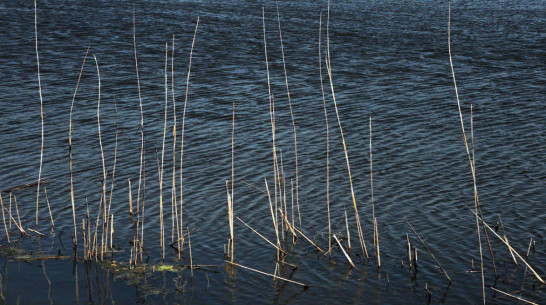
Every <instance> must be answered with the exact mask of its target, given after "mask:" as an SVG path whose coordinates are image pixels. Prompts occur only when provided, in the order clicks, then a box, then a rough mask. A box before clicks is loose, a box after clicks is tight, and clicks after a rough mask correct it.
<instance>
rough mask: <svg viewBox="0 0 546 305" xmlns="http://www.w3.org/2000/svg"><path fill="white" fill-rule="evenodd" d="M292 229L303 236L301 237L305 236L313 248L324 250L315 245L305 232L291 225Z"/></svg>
mask: <svg viewBox="0 0 546 305" xmlns="http://www.w3.org/2000/svg"><path fill="white" fill-rule="evenodd" d="M292 229H294V230H295V231H296V232H298V233H300V234H301V236H303V238H305V239H306V240H307V241H308V242H309V243H310V244H311V245H313V246H315V248H317V250H319V251H320V252H324V250H322V249H321V248H320V247H319V246H317V245H316V244H315V243H314V242H313V241H312V240H311V239H309V237H307V236H305V234H303V232H302V231H300V230H298V229H297V228H296V227H293V228H292Z"/></svg>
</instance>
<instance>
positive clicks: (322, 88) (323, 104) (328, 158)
mask: <svg viewBox="0 0 546 305" xmlns="http://www.w3.org/2000/svg"><path fill="white" fill-rule="evenodd" d="M321 42H322V12H320V17H319V43H318V49H319V75H320V90H321V92H322V108H323V109H324V122H325V123H326V210H327V213H328V249H331V248H332V224H331V221H330V127H329V123H328V111H327V110H326V96H325V94H324V82H323V78H322V47H321Z"/></svg>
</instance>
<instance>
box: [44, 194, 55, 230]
mask: <svg viewBox="0 0 546 305" xmlns="http://www.w3.org/2000/svg"><path fill="white" fill-rule="evenodd" d="M44 193H45V198H46V202H47V210H48V211H49V218H50V219H51V227H52V228H54V227H55V221H53V215H52V214H51V205H50V204H49V198H48V197H47V189H46V188H45V187H44Z"/></svg>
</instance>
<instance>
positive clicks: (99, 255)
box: [0, 1, 544, 304]
mask: <svg viewBox="0 0 546 305" xmlns="http://www.w3.org/2000/svg"><path fill="white" fill-rule="evenodd" d="M34 13H35V20H34V21H35V39H36V41H35V47H36V60H37V68H38V73H37V75H38V85H39V95H40V114H41V135H42V137H41V141H42V145H41V150H40V167H39V172H38V181H37V183H36V185H37V195H36V226H38V208H39V202H40V200H39V199H40V187H41V182H42V181H43V180H42V163H43V162H42V161H43V153H44V116H43V99H42V93H41V79H40V65H39V53H38V30H37V6H36V1H34ZM276 13H277V14H276V17H277V24H278V31H279V41H280V49H281V55H282V62H283V76H284V83H285V88H286V96H287V102H288V106H289V111H290V118H291V125H292V126H291V127H292V132H293V142H294V159H295V160H294V161H295V162H294V163H295V169H294V174H293V175H292V177H291V176H290V175H287V173H286V172H285V168H284V161H283V154H282V150H280V149H279V148H278V146H277V138H276V135H277V125H276V124H277V119H276V109H277V106H276V102H277V103H278V101H276V100H275V96H274V93H273V92H272V86H271V79H270V73H271V71H270V64H269V59H268V49H267V35H266V33H267V31H266V18H265V8H263V10H262V26H263V43H264V58H265V65H266V69H265V70H266V76H267V86H268V95H267V99H268V106H269V119H270V125H271V144H272V147H271V149H272V151H271V152H272V168H273V184H272V189H270V183H269V182H268V181H271V180H268V178H267V177H264V187H265V191H263V193H265V194H266V196H267V205H268V210H269V213H270V216H271V220H272V226H273V231H274V235H275V236H274V237H275V239H274V241H271V240H270V239H268V238H267V237H266V236H265V235H263V234H261V233H259V232H258V230H257V229H256V228H253V227H251V226H250V225H249V224H248V223H246V222H245V221H243V220H242V219H241V218H240V217H236V216H235V213H234V211H235V209H234V207H235V199H234V198H235V197H234V190H235V118H236V116H235V114H236V112H235V102H234V103H233V106H232V126H231V127H232V128H231V179H230V180H226V183H225V185H226V192H227V214H228V225H229V238H228V242H227V247H226V248H225V251H224V253H225V254H226V255H227V257H228V258H229V262H227V263H229V264H231V265H233V266H237V267H242V268H246V269H249V270H252V271H255V272H258V273H262V274H266V275H269V276H272V277H273V278H274V279H281V280H285V281H288V282H291V283H294V284H298V285H302V286H307V285H305V284H302V283H299V282H296V281H292V280H289V279H287V278H284V277H282V276H281V272H280V270H281V268H280V265H289V266H292V267H295V266H293V265H291V264H290V263H288V262H287V261H286V260H285V258H286V257H287V256H288V251H287V250H286V248H285V247H286V245H287V244H288V243H289V242H291V243H292V244H295V243H296V240H297V239H299V238H300V237H301V238H303V239H304V240H306V241H307V242H308V243H309V244H310V245H312V246H313V247H314V248H316V250H317V251H318V252H324V255H327V254H330V255H331V253H332V250H333V249H335V248H336V245H337V247H339V249H340V250H341V253H342V254H343V255H344V257H345V258H346V259H347V261H348V263H349V264H350V266H351V267H352V268H357V264H355V262H354V260H353V258H354V257H353V258H352V255H351V254H352V253H351V237H350V232H351V229H350V226H349V219H348V216H347V212H346V211H344V217H345V226H346V232H344V233H345V235H346V236H345V238H344V239H345V241H346V245H344V243H343V242H342V240H340V238H339V237H338V236H341V235H343V233H341V232H338V233H337V235H336V233H334V232H333V231H332V226H331V214H330V213H331V206H330V158H331V156H330V146H331V143H330V132H331V130H330V125H329V119H328V117H329V115H328V110H327V109H328V107H327V98H326V97H327V94H326V93H325V85H324V79H323V71H322V69H323V59H324V65H325V67H326V71H327V77H328V79H327V83H328V85H327V86H329V88H330V93H329V96H330V97H331V103H332V105H333V108H334V110H335V117H336V119H337V126H338V127H339V135H340V137H341V146H342V148H343V152H344V159H345V164H346V168H347V182H348V184H349V188H350V197H351V201H352V203H353V209H354V213H355V214H354V219H355V226H356V230H357V233H358V235H357V236H358V241H359V244H360V248H361V251H362V258H363V259H364V261H367V260H368V259H369V258H370V256H369V254H368V250H367V247H366V243H365V241H364V231H363V229H362V225H361V221H360V215H359V208H358V204H357V200H356V195H355V189H354V187H353V178H352V175H351V167H350V162H349V154H348V149H347V143H346V140H345V135H344V132H343V128H342V123H341V116H340V112H339V109H338V103H337V100H336V94H335V90H334V80H333V71H332V65H331V54H330V30H329V21H330V6H329V4H328V13H327V14H328V15H327V25H326V46H325V47H324V46H323V45H322V32H323V29H322V13H321V14H320V17H319V39H318V49H319V67H318V68H319V69H318V70H319V77H320V85H321V93H322V103H323V110H324V118H325V129H326V160H325V161H326V162H325V163H326V166H325V167H326V212H327V222H328V223H327V227H328V237H327V248H326V249H327V251H324V250H323V249H322V248H321V247H320V246H319V245H317V242H315V241H314V240H313V239H311V238H309V237H308V236H307V235H306V234H305V233H304V232H305V230H304V228H303V221H302V214H301V212H300V200H299V168H298V165H299V163H298V144H297V128H296V116H295V112H294V110H293V105H292V101H291V95H290V89H289V82H288V74H287V68H286V62H285V49H284V45H283V36H282V27H281V17H280V13H279V6H278V4H277V6H276ZM135 23H136V22H135V15H134V11H133V48H134V60H135V70H136V81H137V88H138V99H139V108H140V126H139V127H140V128H139V130H140V142H141V146H140V156H139V173H138V188H137V192H136V193H137V197H136V206H133V203H134V199H133V193H132V185H131V180H130V179H128V181H127V183H128V189H129V193H128V201H129V215H130V217H131V220H132V222H133V230H134V234H133V239H132V248H131V252H130V259H129V261H130V264H131V265H132V266H134V265H136V264H139V263H142V262H143V254H144V255H146V256H148V253H147V252H146V251H145V250H144V243H143V241H144V227H145V225H144V220H145V216H146V213H145V207H146V196H145V192H146V156H145V151H146V150H145V129H144V112H143V104H142V94H141V87H140V76H139V67H138V55H137V43H136V24H135ZM198 26H199V18H197V21H196V24H195V31H194V34H193V40H192V44H191V51H190V55H189V64H188V71H187V77H186V88H185V96H184V105H183V113H182V123H181V131H180V144H178V142H177V140H178V127H177V126H178V125H177V124H178V122H177V114H176V98H175V82H174V75H175V67H174V55H175V36H174V35H173V37H172V45H171V61H170V64H171V66H170V88H169V73H168V71H169V69H168V68H169V42H168V41H166V42H165V65H164V86H165V101H164V120H163V137H162V148H161V158H160V159H159V157H157V166H158V182H159V207H158V209H159V228H160V229H159V248H160V251H161V259H162V261H164V260H165V258H166V256H165V251H166V248H167V241H166V236H165V231H166V229H165V213H164V209H165V202H164V196H163V185H164V179H163V178H164V172H165V167H166V166H168V164H166V163H168V162H165V146H166V145H167V143H166V142H167V126H168V111H169V91H170V94H171V98H172V111H173V114H172V116H173V127H172V147H173V156H172V186H171V212H170V215H171V240H170V247H172V248H173V249H175V250H176V251H177V254H178V259H179V260H181V255H182V253H183V250H184V242H185V239H186V237H187V240H188V248H189V256H190V257H189V259H190V267H191V268H192V274H193V257H192V252H191V233H192V231H193V230H190V229H189V228H188V226H187V225H186V230H184V222H183V208H184V195H183V182H184V179H183V158H184V132H185V120H186V109H187V104H188V96H189V80H190V74H191V64H192V57H193V50H194V45H195V40H196V35H197V29H198ZM323 48H324V49H323ZM89 50H90V48H89V47H88V48H87V51H86V53H85V56H84V58H83V62H82V65H81V68H80V72H79V75H78V81H77V84H76V88H75V90H74V94H73V96H72V102H71V105H70V116H69V124H68V125H69V134H68V142H69V147H68V156H69V170H70V199H71V206H72V217H73V225H74V235H73V245H74V258H75V259H77V258H78V256H77V255H78V252H77V246H78V239H79V238H78V230H77V227H78V223H79V222H78V217H77V216H78V215H76V208H75V207H76V199H75V196H74V182H73V156H72V149H73V147H72V145H73V141H72V139H73V122H72V115H73V112H74V104H75V100H76V96H77V92H78V88H79V85H80V80H81V77H82V73H83V71H84V68H85V64H86V61H87V57H88V55H89ZM448 51H449V62H450V66H451V72H452V77H453V84H454V89H455V96H456V100H457V107H458V112H459V119H460V125H461V130H462V137H463V142H464V147H465V151H466V156H467V158H468V162H469V166H470V170H471V174H472V179H473V191H474V211H473V213H474V215H475V222H476V230H477V234H478V245H479V254H480V272H481V281H482V295H483V303H484V304H485V302H486V291H485V276H484V258H483V251H482V235H481V234H482V233H481V230H480V226H481V229H482V230H483V234H484V237H485V239H486V241H487V244H488V247H489V252H490V254H491V261H492V267H493V270H494V273H495V277H497V276H498V275H497V271H496V267H495V258H494V255H493V253H494V252H493V250H492V247H491V243H490V241H489V235H488V231H489V232H491V233H492V234H493V236H495V237H497V238H498V239H499V240H500V241H501V242H502V243H503V244H504V245H506V246H507V247H508V250H509V253H510V255H511V257H512V258H513V261H514V263H515V264H516V265H517V260H516V257H517V258H518V259H519V260H520V261H521V262H522V263H523V264H524V265H525V268H526V269H525V270H526V271H525V272H527V269H528V270H530V272H531V273H532V274H533V275H534V276H535V277H536V279H537V280H538V281H539V282H540V283H542V284H544V281H543V280H542V278H541V277H540V276H539V275H538V273H537V272H536V271H535V270H534V269H533V268H532V267H531V266H530V265H529V264H528V262H527V261H526V260H525V259H524V258H523V256H522V255H520V254H519V253H518V252H517V251H516V250H515V249H514V248H513V247H512V246H511V245H510V243H509V242H508V238H507V236H506V233H504V234H503V236H501V235H499V234H498V233H497V232H496V230H494V229H492V228H491V226H489V225H488V224H487V223H486V222H485V221H484V216H483V214H482V211H481V207H480V202H479V197H478V188H477V184H476V161H475V155H474V127H473V114H472V106H471V107H470V111H471V112H470V134H471V136H470V141H469V140H468V139H467V134H466V129H465V125H464V118H463V111H462V107H461V102H460V100H459V94H458V89H457V82H456V79H455V71H454V68H453V60H452V54H451V3H450V4H449V17H448ZM93 59H94V62H95V67H96V73H97V80H98V96H97V130H98V143H99V148H100V152H101V159H102V177H101V183H102V184H101V194H100V200H99V202H98V209H97V211H98V213H97V215H96V217H92V215H90V209H89V204H88V202H87V199H86V213H85V215H83V216H82V217H81V229H82V231H81V240H82V241H83V259H84V260H104V256H105V254H108V253H111V252H113V251H114V250H113V238H114V214H113V212H112V210H111V206H112V198H113V193H114V186H115V183H114V182H115V172H116V162H117V149H118V116H117V104H116V101H115V98H114V108H115V122H116V130H115V147H114V159H113V165H112V168H111V170H110V172H111V173H110V174H108V171H107V166H106V160H105V156H104V148H103V141H102V133H101V77H100V69H99V63H98V59H97V57H96V56H95V55H93ZM169 89H170V90H169ZM469 142H470V143H469ZM177 145H179V147H180V150H179V160H180V161H179V162H180V169H179V173H178V176H179V183H177V179H176V178H177V172H176V166H177ZM369 166H370V192H371V199H370V203H371V208H372V215H371V216H372V219H371V222H372V225H373V247H374V253H373V256H374V257H375V262H376V265H377V269H378V271H379V269H380V268H381V255H380V246H379V223H378V217H377V213H376V205H375V202H374V184H373V183H374V180H373V154H372V116H371V115H370V116H369ZM288 179H289V180H290V183H289V188H290V192H289V193H290V195H288V191H287V184H288V183H287V180H288ZM108 181H109V182H110V186H109V192H108V191H107V185H108ZM294 182H295V185H294ZM253 187H254V186H253ZM255 188H256V189H258V190H260V189H259V188H257V187H255ZM294 191H295V195H294ZM44 193H45V199H46V201H47V204H48V210H49V215H50V219H51V225H52V227H53V226H54V219H53V215H52V213H51V207H50V205H49V200H48V198H47V190H46V189H45V188H44ZM178 195H179V196H180V198H178ZM288 197H289V198H290V202H291V204H290V206H291V208H290V209H289V208H288V206H289V204H288V202H289V200H288ZM12 199H13V203H14V207H15V215H16V217H17V219H15V217H14V213H12ZM294 203H295V205H294ZM0 205H1V209H2V219H3V222H4V230H5V233H6V235H7V239H8V242H10V230H11V227H12V224H13V225H15V227H16V228H17V229H18V230H19V232H20V233H21V234H22V235H24V234H26V233H27V232H26V230H25V229H24V228H23V224H22V223H21V219H20V217H19V208H18V204H17V198H16V196H15V195H12V193H11V192H10V197H9V206H8V207H6V205H5V204H4V200H3V198H2V195H1V193H0ZM296 214H297V218H298V223H297V224H296V221H295V220H296ZM118 217H119V216H118ZM235 218H237V219H238V220H239V221H240V222H241V223H242V224H244V225H245V226H246V227H248V228H249V229H250V230H251V231H252V232H254V233H255V234H257V235H258V236H259V237H260V238H261V239H263V240H264V241H266V242H267V244H269V245H271V246H272V247H273V248H275V253H276V264H275V270H274V272H273V273H267V272H263V271H259V270H257V269H254V268H250V267H245V266H242V265H240V264H238V263H236V262H235V254H234V253H235V250H234V249H235V232H234V219H235ZM499 220H500V219H499ZM405 221H406V223H407V224H408V226H409V228H410V229H411V231H412V232H413V233H414V234H415V236H416V237H417V239H418V240H419V242H420V243H421V244H422V246H423V247H424V249H425V250H426V252H427V253H428V254H429V255H430V256H431V257H432V259H433V260H434V261H435V263H436V264H437V266H438V268H439V269H440V270H441V271H442V273H443V274H444V276H445V277H446V279H447V280H448V281H449V282H451V281H452V280H451V278H450V277H449V275H448V273H447V271H446V270H445V269H444V268H443V267H442V266H441V264H440V262H439V261H438V259H437V258H436V257H435V256H434V254H433V253H432V250H431V248H430V247H429V245H427V244H426V243H425V241H424V240H423V239H422V238H421V236H420V235H419V234H418V233H417V231H416V230H415V228H414V227H413V226H412V225H411V224H410V222H409V220H408V219H405ZM501 224H502V222H501ZM8 226H9V228H8ZM502 227H503V231H504V226H502ZM28 230H32V231H33V232H36V233H38V234H41V233H40V232H38V231H37V230H34V229H28ZM332 239H333V240H334V241H335V244H333V242H332ZM406 240H407V254H408V266H409V270H410V271H411V270H414V272H416V271H417V264H418V257H417V256H418V250H417V248H416V247H414V246H413V247H412V244H411V240H410V238H409V235H408V234H406ZM530 247H531V245H529V249H530ZM387 278H388V274H387ZM492 289H494V290H495V291H498V292H500V293H505V292H503V291H500V290H498V289H495V288H492ZM426 292H427V297H430V295H431V293H430V291H429V290H428V285H427V286H426ZM508 295H510V294H508ZM510 296H511V295H510ZM518 298H519V297H518ZM519 299H521V298H519Z"/></svg>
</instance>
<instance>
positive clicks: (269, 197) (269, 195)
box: [264, 177, 281, 258]
mask: <svg viewBox="0 0 546 305" xmlns="http://www.w3.org/2000/svg"><path fill="white" fill-rule="evenodd" d="M264 181H265V189H266V190H267V198H268V199H269V209H270V211H271V219H272V220H273V229H274V230H275V235H276V236H277V248H281V241H280V238H279V225H278V223H277V219H276V218H275V212H274V211H273V203H272V202H271V193H270V192H269V186H268V185H267V178H265V177H264ZM278 253H279V252H278V251H277V258H278V256H279V254H278Z"/></svg>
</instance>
